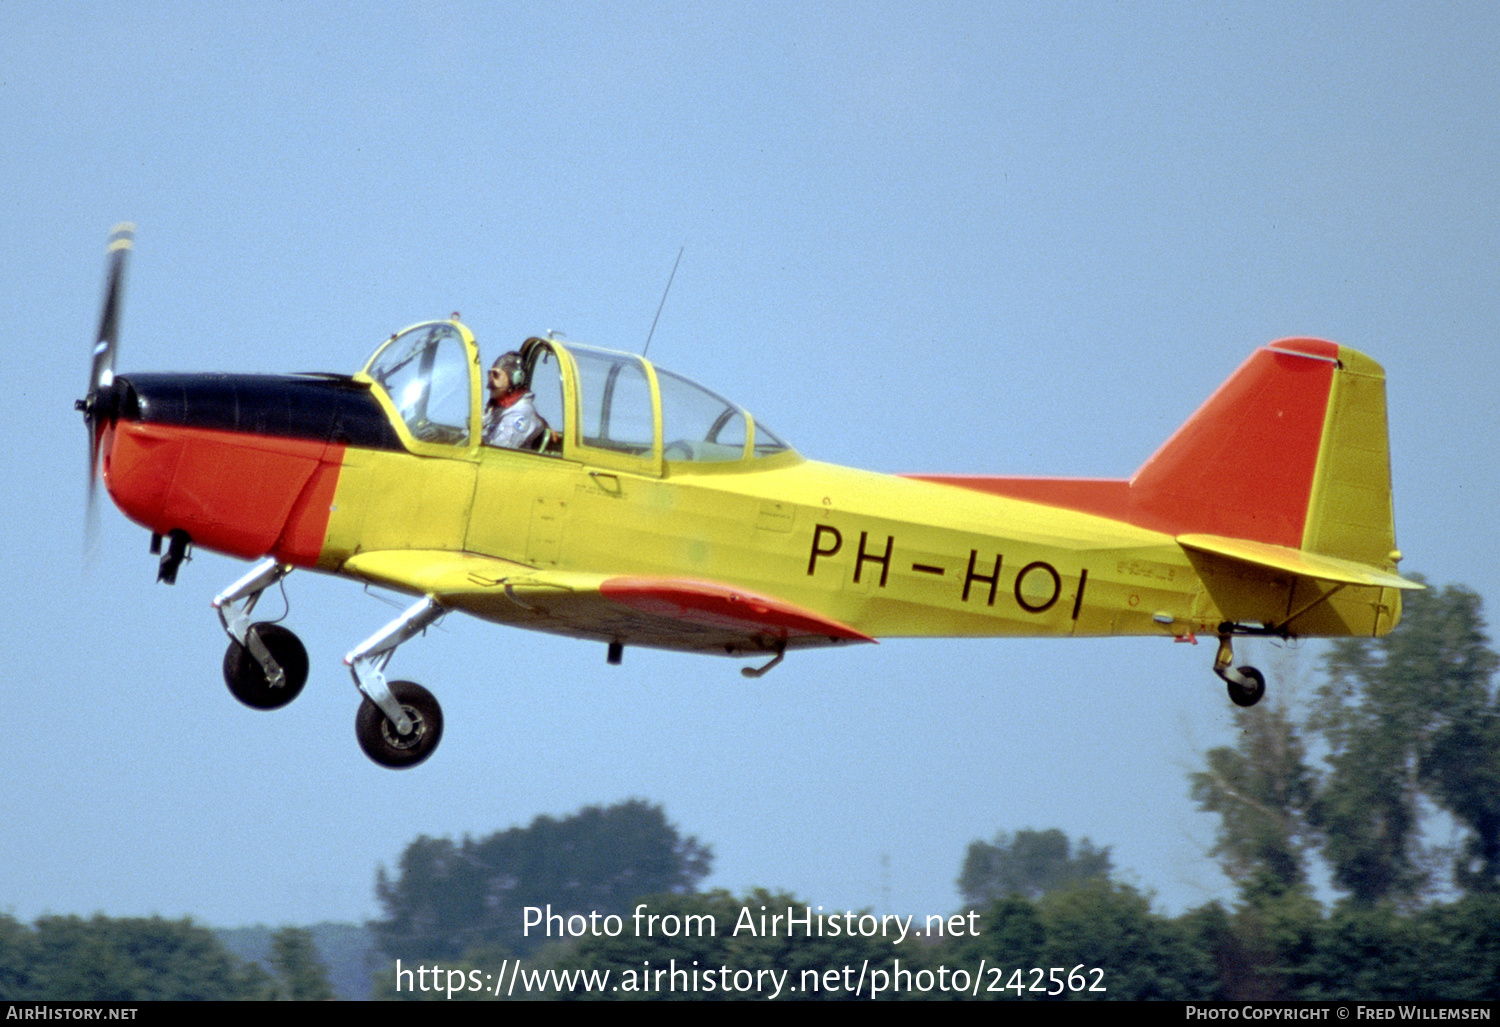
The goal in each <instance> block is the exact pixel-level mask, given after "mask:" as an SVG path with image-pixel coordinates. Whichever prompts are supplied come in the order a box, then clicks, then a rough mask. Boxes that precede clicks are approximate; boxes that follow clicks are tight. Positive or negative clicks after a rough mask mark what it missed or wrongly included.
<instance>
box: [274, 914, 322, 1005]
mask: <svg viewBox="0 0 1500 1027" xmlns="http://www.w3.org/2000/svg"><path fill="white" fill-rule="evenodd" d="M271 968H272V969H273V970H275V971H276V983H275V990H276V997H277V998H280V999H289V1000H291V1001H294V1002H323V1001H326V1000H328V999H332V998H333V997H334V994H333V987H332V986H331V985H330V984H329V983H328V971H327V969H326V968H325V967H324V966H323V961H322V960H321V959H319V958H318V948H317V946H316V945H315V944H313V938H312V935H311V934H310V933H309V932H307V931H304V930H302V929H300V928H297V927H283V928H282V929H281V930H279V931H277V932H276V933H275V934H274V935H272V936H271Z"/></svg>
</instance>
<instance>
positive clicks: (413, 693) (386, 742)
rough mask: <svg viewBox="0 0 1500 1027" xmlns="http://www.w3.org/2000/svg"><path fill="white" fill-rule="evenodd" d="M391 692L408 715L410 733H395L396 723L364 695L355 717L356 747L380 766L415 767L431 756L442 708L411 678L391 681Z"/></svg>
mask: <svg viewBox="0 0 1500 1027" xmlns="http://www.w3.org/2000/svg"><path fill="white" fill-rule="evenodd" d="M389 687H390V690H391V694H392V695H393V696H395V697H396V702H398V703H400V704H401V709H402V710H404V711H405V713H406V715H407V716H408V717H410V718H411V722H412V730H411V734H408V735H402V734H397V733H396V725H394V724H392V723H391V721H390V718H389V717H387V716H386V715H385V713H384V712H382V710H381V709H380V707H379V706H376V705H375V704H374V703H373V702H371V701H370V699H369V697H368V696H366V697H365V701H364V702H362V703H360V704H359V713H357V714H356V715H355V717H354V734H355V736H356V737H357V738H358V739H359V747H360V748H361V749H363V750H364V751H365V755H366V756H368V757H370V759H372V760H374V761H375V762H376V763H379V764H380V765H381V766H382V767H392V768H395V769H397V770H400V769H402V768H403V767H415V766H416V765H417V764H418V763H421V762H422V761H423V760H425V759H426V758H427V757H429V756H431V755H432V752H433V750H434V749H436V748H437V744H438V742H439V741H441V740H442V737H443V709H442V707H441V706H439V705H438V701H437V700H436V699H434V698H433V697H432V693H431V692H429V691H427V689H425V688H423V687H422V686H421V685H419V684H416V683H415V682H412V681H392V682H391V683H390V685H389Z"/></svg>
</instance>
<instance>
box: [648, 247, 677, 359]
mask: <svg viewBox="0 0 1500 1027" xmlns="http://www.w3.org/2000/svg"><path fill="white" fill-rule="evenodd" d="M685 249H687V247H686V246H682V247H679V248H678V250H677V259H676V260H674V261H673V262H672V273H671V274H670V275H668V276H667V287H666V288H665V289H663V290H662V291H661V302H660V303H658V304H657V305H656V316H655V317H653V318H652V319H651V330H650V331H649V332H647V333H646V345H644V346H642V347H641V356H642V357H645V355H646V351H647V350H648V349H650V348H651V336H653V335H655V334H656V322H658V321H660V320H661V308H662V307H665V306H666V305H667V293H669V292H671V291H672V279H674V278H676V277H677V265H678V264H681V263H682V251H683V250H685Z"/></svg>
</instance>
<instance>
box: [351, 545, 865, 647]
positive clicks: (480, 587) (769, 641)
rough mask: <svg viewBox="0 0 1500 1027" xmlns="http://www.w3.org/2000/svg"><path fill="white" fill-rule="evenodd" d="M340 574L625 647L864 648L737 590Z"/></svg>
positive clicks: (511, 571)
mask: <svg viewBox="0 0 1500 1027" xmlns="http://www.w3.org/2000/svg"><path fill="white" fill-rule="evenodd" d="M343 572H344V573H345V574H348V575H350V576H352V577H356V578H359V579H361V580H364V581H367V582H369V583H371V584H375V585H381V586H384V587H387V588H394V589H397V590H398V591H402V592H410V593H414V594H419V595H430V596H432V597H433V598H434V599H436V600H437V601H438V602H439V603H441V604H442V605H443V606H444V607H446V608H449V609H457V610H463V611H464V612H466V613H470V614H473V615H474V616H476V617H480V618H482V619H484V620H489V621H496V622H498V623H502V624H514V625H516V626H518V627H526V628H532V629H535V630H540V631H550V632H552V633H554V634H560V635H569V636H572V637H575V638H590V639H595V640H598V641H603V642H622V643H624V644H625V645H641V646H649V647H652V648H657V649H676V650H682V651H689V652H708V653H718V654H721V655H724V654H727V655H735V654H743V653H759V652H779V651H780V650H782V649H793V648H804V647H811V646H825V645H837V644H841V643H844V642H873V641H875V640H874V639H873V638H871V637H869V636H868V635H866V634H864V633H863V632H860V631H857V630H855V629H854V628H852V627H850V626H848V625H847V624H842V623H840V622H838V621H836V620H833V619H831V618H828V617H825V616H823V615H822V614H819V613H817V612H815V611H812V610H808V609H805V608H803V607H800V606H797V605H795V604H793V603H789V602H786V601H784V600H781V599H776V598H774V597H771V596H766V595H762V594H760V593H757V592H752V591H750V590H748V589H743V588H739V587H737V586H732V585H725V584H721V583H718V582H713V581H702V580H696V579H691V578H669V577H640V576H631V575H607V574H593V573H586V572H579V571H559V570H542V569H538V568H534V567H529V566H527V565H525V564H521V563H514V562H512V561H510V560H503V559H500V558H498V557H491V556H481V555H478V554H476V553H454V552H444V551H431V550H396V551H388V552H372V553H359V554H357V555H355V556H352V557H350V558H349V559H348V561H346V562H345V564H344V566H343Z"/></svg>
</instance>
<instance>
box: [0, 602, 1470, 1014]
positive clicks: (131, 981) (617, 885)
mask: <svg viewBox="0 0 1500 1027" xmlns="http://www.w3.org/2000/svg"><path fill="white" fill-rule="evenodd" d="M1497 664H1500V657H1497V656H1496V654H1495V652H1494V651H1493V649H1492V648H1491V647H1490V643H1489V639H1488V637H1487V636H1486V633H1485V626H1484V621H1483V615H1482V604H1481V602H1480V599H1479V597H1478V596H1477V595H1476V594H1474V593H1473V592H1472V591H1470V590H1468V589H1465V588H1462V587H1458V586H1450V587H1447V588H1442V589H1429V590H1427V591H1425V592H1419V593H1415V594H1412V593H1408V598H1407V609H1406V616H1405V618H1404V620H1403V622H1402V625H1401V627H1400V628H1399V629H1398V630H1397V631H1396V632H1393V633H1392V634H1391V635H1389V636H1387V637H1386V638H1383V639H1349V640H1342V641H1340V642H1337V643H1335V644H1334V645H1333V646H1332V647H1330V648H1329V649H1328V650H1327V651H1326V654H1325V655H1324V657H1323V659H1322V666H1321V670H1322V674H1321V679H1320V682H1319V684H1318V687H1317V689H1316V693H1315V694H1314V695H1313V696H1311V699H1310V701H1309V702H1308V703H1307V704H1306V705H1305V707H1304V706H1298V705H1295V704H1288V703H1285V702H1283V703H1279V704H1278V703H1263V704H1261V705H1260V706H1257V707H1254V708H1252V709H1249V710H1244V711H1241V712H1239V713H1238V714H1237V716H1238V718H1239V727H1240V729H1241V730H1240V734H1239V736H1238V739H1237V741H1236V743H1235V744H1234V745H1232V746H1225V747H1220V748H1215V749H1212V750H1210V751H1209V752H1207V753H1206V754H1205V755H1204V758H1203V764H1202V766H1201V768H1200V769H1198V770H1197V771H1195V772H1194V773H1192V774H1191V776H1190V780H1189V782H1188V784H1189V787H1190V789H1191V794H1192V796H1193V798H1194V799H1195V801H1196V802H1197V803H1198V804H1199V806H1200V808H1201V809H1203V810H1205V811H1207V812H1209V813H1212V814H1214V816H1215V817H1216V820H1217V830H1216V835H1215V839H1214V845H1213V850H1212V851H1213V855H1214V856H1215V858H1217V859H1218V860H1219V862H1220V865H1221V866H1222V867H1223V870H1224V872H1225V874H1226V875H1227V876H1228V878H1229V879H1230V880H1231V881H1232V882H1233V883H1234V885H1235V888H1236V892H1237V894H1236V897H1235V900H1234V901H1233V902H1231V903H1227V904H1226V903H1220V902H1214V903H1210V904H1208V905H1205V906H1202V907H1199V908H1196V909H1191V910H1188V911H1187V912H1184V913H1182V914H1180V915H1177V916H1166V915H1164V914H1162V913H1158V912H1156V911H1154V910H1153V908H1152V901H1151V896H1150V895H1149V894H1148V893H1143V892H1141V891H1139V890H1138V889H1136V888H1133V887H1131V886H1130V885H1128V884H1124V883H1121V882H1119V881H1117V880H1115V879H1114V867H1113V862H1112V859H1111V855H1110V850H1109V848H1108V847H1096V846H1095V845H1094V844H1093V843H1092V842H1090V841H1089V839H1087V838H1084V839H1080V840H1078V841H1077V842H1076V843H1075V842H1073V841H1071V840H1070V839H1068V838H1067V836H1066V835H1064V834H1063V833H1062V832H1061V831H1058V830H1055V829H1052V830H1030V829H1027V830H1017V831H1014V832H1003V831H1002V832H1001V833H999V834H997V835H996V836H995V837H994V838H993V840H992V841H989V842H985V841H975V842H973V843H972V844H971V845H970V846H969V848H968V850H967V852H966V853H965V854H964V858H963V860H962V862H961V864H960V866H959V868H958V869H959V873H958V879H957V881H956V884H957V886H958V889H959V893H960V894H961V896H962V897H963V903H964V905H963V910H964V911H968V912H969V914H971V918H969V919H965V916H966V914H965V913H963V912H961V913H959V914H957V915H956V916H955V917H954V918H953V922H952V923H949V924H947V927H948V928H949V929H940V930H939V931H938V932H937V933H936V934H934V933H932V932H931V931H928V932H926V933H925V935H924V936H921V937H918V936H917V935H916V934H915V933H914V932H913V933H910V934H908V933H905V932H903V936H902V937H901V938H900V939H899V940H893V936H892V934H891V933H890V932H889V931H887V930H877V929H876V927H875V925H877V924H880V923H881V922H882V921H881V917H880V915H879V914H875V913H873V912H871V911H868V910H861V911H824V912H827V913H829V914H837V915H839V916H841V917H843V920H842V922H841V923H840V926H839V927H838V929H836V930H835V929H832V928H827V925H826V924H825V922H824V921H822V920H819V921H818V923H819V930H817V931H816V932H814V931H812V930H810V929H804V928H800V927H799V926H797V925H801V924H803V923H804V922H807V923H811V918H812V916H813V915H814V914H813V911H814V909H815V903H809V902H807V901H805V900H802V899H799V898H797V897H796V896H792V895H788V894H785V893H779V892H772V891H767V890H763V889H752V890H751V891H749V892H747V893H745V894H743V895H739V896H736V895H733V894H731V893H729V892H726V891H722V890H720V891H709V892H702V891H699V890H698V886H699V884H700V883H701V882H702V881H703V879H704V878H705V877H706V876H707V875H708V873H709V871H710V868H711V865H712V859H713V853H712V850H711V849H710V848H709V847H708V846H706V845H704V844H702V843H701V842H699V841H698V840H697V839H696V838H693V837H685V836H683V835H682V834H681V833H680V832H679V831H678V829H677V827H676V826H675V825H673V824H672V823H670V822H669V821H668V819H667V816H666V814H665V812H664V811H663V810H662V809H661V807H660V806H657V805H653V804H650V803H648V802H645V801H643V800H631V801H629V802H624V803H619V804H616V805H613V806H607V807H598V806H594V807H587V808H585V809H583V810H580V811H579V812H577V813H576V814H572V815H569V816H565V817H559V818H554V817H545V816H543V817H537V818H536V819H535V820H533V821H532V823H531V824H530V825H528V826H524V827H522V826H515V827H511V828H508V829H506V830H503V831H497V832H495V833H493V834H491V835H488V836H485V837H481V838H470V837H464V838H462V839H459V840H457V841H454V840H451V839H446V838H429V837H425V836H424V837H420V838H417V839H416V840H414V841H413V842H411V843H410V844H409V845H408V846H407V847H406V849H405V850H404V852H403V853H402V855H401V857H400V860H399V862H398V863H397V865H396V868H395V870H394V872H387V871H386V870H385V869H384V868H381V869H380V871H379V872H378V874H377V878H376V884H375V891H376V897H377V899H378V900H379V902H380V905H381V908H382V910H383V916H382V917H381V918H380V919H379V920H377V921H375V922H373V923H371V924H370V925H368V928H369V931H370V934H371V937H372V939H373V943H374V947H375V949H376V950H377V951H378V953H379V957H380V958H381V959H382V960H383V961H385V963H386V968H385V969H384V970H383V971H380V972H377V973H376V975H375V979H376V981H377V996H378V997H386V998H401V999H419V1000H420V999H436V1000H440V1001H449V1000H451V999H453V998H463V997H469V998H475V997H480V996H479V995H478V994H477V992H479V991H481V990H484V991H493V990H494V989H493V988H491V987H490V985H491V982H493V980H494V979H495V975H496V973H498V972H500V971H501V970H502V969H503V968H505V967H510V968H515V967H516V966H517V965H518V964H517V963H516V960H517V959H519V960H521V963H522V964H523V965H524V966H525V967H526V968H527V972H528V973H531V974H534V975H538V976H536V977H535V979H534V981H533V983H535V984H536V985H537V987H534V988H531V987H528V989H526V990H525V991H524V994H525V997H528V998H536V997H543V996H546V997H553V998H559V999H567V998H577V997H591V998H620V999H630V998H646V999H663V998H688V999H724V998H730V999H732V998H743V997H749V995H751V994H754V995H755V996H756V997H763V996H764V995H765V994H767V993H768V989H771V988H773V987H774V988H775V989H776V994H777V996H778V997H787V998H796V999H801V1000H806V999H843V998H866V997H870V994H871V992H872V991H874V990H876V985H877V984H883V985H884V987H883V988H882V989H881V992H880V997H892V998H903V999H955V998H970V999H972V998H992V999H1003V1000H1008V1001H1013V1000H1017V999H1023V1000H1033V999H1034V1000H1042V1001H1052V1000H1068V999H1099V998H1113V999H1179V1000H1180V999H1193V1000H1245V999H1285V1000H1298V999H1320V1000H1330V999H1404V1000H1416V999H1424V998H1426V999H1449V1000H1463V999H1471V1000H1494V999H1496V998H1497V997H1500V696H1497V693H1496V690H1495V686H1494V681H1493V678H1494V672H1495V670H1496V667H1497ZM1445 839H1446V840H1445ZM641 903H645V904H646V907H647V908H648V909H649V910H650V912H651V913H652V914H655V915H656V916H658V917H659V918H660V919H659V920H658V921H657V923H658V924H659V925H660V929H657V930H651V931H646V932H644V933H642V932H641V931H640V930H638V929H636V925H634V924H632V925H631V926H630V928H629V929H627V928H626V923H627V918H630V917H631V916H632V915H633V913H634V911H635V910H636V908H637V907H638V905H639V904H641ZM528 907H533V908H543V909H546V911H547V913H548V914H549V915H551V916H555V917H557V918H558V920H557V923H558V924H563V925H566V924H570V923H571V924H573V925H575V926H580V925H581V924H582V923H583V922H584V921H586V920H587V919H588V918H589V917H590V916H592V917H593V918H594V923H595V925H596V926H595V929H591V930H586V931H585V930H577V931H571V930H570V931H562V930H559V931H553V932H547V931H542V930H537V931H528V930H525V929H523V924H524V923H525V922H526V918H525V917H524V916H523V911H524V910H525V909H527V908H528ZM804 911H805V912H804ZM777 913H784V914H785V915H786V916H787V917H788V918H789V919H790V921H791V922H792V924H793V925H794V926H793V927H792V928H790V929H788V927H787V921H786V920H783V921H782V927H781V929H779V930H775V929H773V930H769V931H765V930H759V929H754V926H753V924H752V929H750V930H745V929H743V920H742V918H744V917H745V916H746V915H749V916H751V918H752V920H753V919H754V917H756V916H760V915H762V914H767V915H775V914H777ZM611 915H612V916H614V917H617V918H618V922H617V923H615V924H613V925H612V926H614V927H615V928H616V929H615V930H613V931H609V930H601V929H597V925H598V923H599V921H600V919H601V918H608V917H610V916H611ZM820 915H821V914H820ZM575 916H577V917H580V918H582V919H581V920H577V921H574V920H571V919H570V918H572V917H575ZM804 918H805V919H804ZM939 919H941V918H939ZM710 923H711V924H713V925H714V927H715V929H714V930H713V931H712V932H709V931H705V930H704V929H703V925H705V924H710ZM689 924H692V925H696V926H697V929H696V930H690V929H687V928H686V926H685V925H689ZM965 924H969V925H972V926H976V927H977V928H978V929H977V930H970V929H966V928H964V926H963V925H965ZM606 925H608V924H607V921H606ZM736 926H739V927H740V928H741V929H738V930H736V929H734V927H736ZM887 926H889V925H887ZM898 926H899V925H898ZM920 926H924V927H925V926H929V925H920ZM938 926H939V927H940V928H941V927H943V925H942V924H939V925H938ZM825 928H826V929H825ZM549 933H550V934H551V935H552V936H551V937H548V934H549ZM562 934H566V935H567V936H566V937H559V935H562ZM273 941H274V944H273V952H272V955H271V958H270V960H269V961H268V964H267V966H266V967H262V966H260V965H258V964H255V963H251V962H248V961H245V960H240V959H237V958H235V957H233V956H230V955H229V954H228V953H227V952H226V951H225V950H224V948H223V946H222V945H221V944H219V942H218V940H217V939H216V938H215V936H214V934H213V932H211V931H209V930H208V929H207V928H205V927H202V926H200V925H196V924H193V923H192V922H191V921H186V920H184V921H165V920H161V919H159V918H153V919H149V920H143V919H110V918H106V917H101V916H96V917H94V918H92V919H89V920H84V919H81V918H78V917H42V918H40V919H38V920H37V921H36V922H35V923H34V924H32V925H29V926H28V925H24V924H21V923H19V922H17V921H15V920H14V919H12V918H10V917H4V916H0V999H33V998H73V999H79V998H93V999H118V1000H142V999H176V998H210V999H237V998H276V997H282V998H317V997H328V996H330V995H331V991H330V990H329V989H328V985H327V977H326V974H325V973H324V970H323V967H322V965H321V963H320V962H319V960H318V956H317V953H316V952H315V951H314V950H313V947H312V945H311V939H310V938H309V937H308V936H307V935H306V932H301V931H298V930H297V929H294V928H289V929H286V930H284V931H281V932H278V933H277V934H276V936H275V938H274V939H273ZM397 960H400V961H401V965H402V967H403V968H404V969H406V970H407V971H408V973H410V971H411V969H412V968H413V967H430V966H437V965H441V966H442V967H443V968H444V971H445V974H448V975H449V976H445V977H444V983H445V984H446V985H449V987H447V988H444V989H438V988H436V987H428V986H426V985H431V984H434V983H435V980H436V979H435V978H433V977H428V976H424V977H423V978H422V979H421V985H422V986H416V978H414V977H413V978H410V979H408V980H406V981H405V984H406V986H405V987H399V988H398V984H399V983H401V982H400V981H398V978H397V977H396V974H395V972H394V970H395V966H396V961H397ZM855 967H857V968H859V969H860V971H861V976H860V978H859V979H858V980H856V979H855V977H854V976H853V971H852V970H851V969H850V968H855ZM606 972H607V973H608V974H609V975H610V977H609V979H610V980H611V981H613V982H614V984H615V985H616V987H617V989H618V990H606V991H602V992H600V991H595V992H589V993H585V992H584V991H583V990H582V989H581V988H580V987H579V982H580V981H582V980H583V978H581V977H580V976H578V975H579V974H584V973H589V974H595V975H598V974H603V973H606ZM454 973H456V974H457V975H458V976H457V977H453V976H451V974H454ZM548 973H550V974H551V976H550V977H549V976H547V974H548ZM664 974H665V976H663V975H664ZM597 979H598V978H597V976H596V977H595V978H594V980H597ZM455 980H456V981H459V982H461V983H462V985H463V987H462V990H461V991H459V992H458V993H453V992H452V988H451V985H452V983H453V982H454V981H455ZM549 982H550V983H549ZM622 983H623V984H625V986H624V987H618V986H619V985H621V984H622ZM471 985H472V987H471ZM450 996H451V997H450ZM485 997H486V998H488V997H490V996H489V995H488V994H487V995H485Z"/></svg>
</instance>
